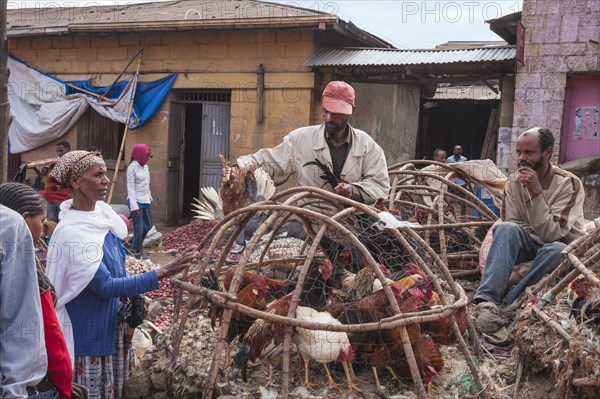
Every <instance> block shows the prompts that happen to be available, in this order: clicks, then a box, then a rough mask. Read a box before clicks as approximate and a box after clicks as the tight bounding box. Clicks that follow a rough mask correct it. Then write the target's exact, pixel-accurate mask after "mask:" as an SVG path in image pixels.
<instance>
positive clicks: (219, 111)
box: [200, 101, 231, 190]
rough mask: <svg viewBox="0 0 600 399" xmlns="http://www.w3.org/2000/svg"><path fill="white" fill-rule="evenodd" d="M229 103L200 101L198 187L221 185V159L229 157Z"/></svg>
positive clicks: (216, 186)
mask: <svg viewBox="0 0 600 399" xmlns="http://www.w3.org/2000/svg"><path fill="white" fill-rule="evenodd" d="M230 111H231V104H230V103H222V102H204V101H203V102H202V145H201V147H202V148H201V152H200V154H201V156H200V187H214V188H215V189H217V190H218V189H219V188H220V187H221V168H222V165H221V160H220V159H219V155H223V156H224V157H225V159H228V158H229V116H230Z"/></svg>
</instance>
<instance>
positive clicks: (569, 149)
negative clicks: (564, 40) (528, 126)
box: [559, 76, 600, 163]
mask: <svg viewBox="0 0 600 399" xmlns="http://www.w3.org/2000/svg"><path fill="white" fill-rule="evenodd" d="M598 154H600V76H571V77H569V78H568V79H567V90H566V95H565V110H564V117H563V128H562V137H561V151H560V159H559V161H560V162H561V163H563V162H567V161H572V160H575V159H581V158H585V157H589V156H592V155H598Z"/></svg>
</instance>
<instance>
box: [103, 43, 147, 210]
mask: <svg viewBox="0 0 600 399" xmlns="http://www.w3.org/2000/svg"><path fill="white" fill-rule="evenodd" d="M142 55H143V52H142V53H140V58H138V64H137V69H136V71H135V75H134V76H135V86H133V93H132V94H131V103H130V104H129V112H128V113H127V121H125V132H123V140H121V148H120V149H119V156H118V157H117V164H116V165H115V173H113V178H112V184H111V185H110V192H109V193H108V200H107V201H106V202H107V203H108V204H110V203H111V201H112V196H113V193H114V191H115V182H116V181H117V176H118V175H119V165H120V164H121V157H122V156H123V151H124V150H125V142H126V141H127V132H128V131H129V120H130V119H131V112H132V111H133V102H134V100H135V92H136V91H137V84H138V78H139V75H140V66H141V65H142Z"/></svg>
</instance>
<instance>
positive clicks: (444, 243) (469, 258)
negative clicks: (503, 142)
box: [382, 160, 506, 277]
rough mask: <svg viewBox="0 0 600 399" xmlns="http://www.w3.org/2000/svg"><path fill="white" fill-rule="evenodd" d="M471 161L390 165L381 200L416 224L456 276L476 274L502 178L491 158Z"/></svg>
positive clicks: (499, 192) (498, 199) (424, 237)
mask: <svg viewBox="0 0 600 399" xmlns="http://www.w3.org/2000/svg"><path fill="white" fill-rule="evenodd" d="M469 163H470V165H465V164H467V162H465V163H463V164H451V165H447V164H443V163H439V162H433V161H418V160H417V161H409V162H404V163H400V164H397V165H394V166H392V167H390V169H389V174H390V178H391V180H392V187H391V190H390V195H389V198H388V201H387V203H385V204H382V208H384V209H387V210H389V211H390V212H394V213H395V214H397V215H398V216H400V217H401V218H402V219H404V220H409V221H412V222H414V223H415V224H416V225H415V226H413V230H414V231H417V232H419V235H421V237H422V238H423V239H424V240H425V242H426V243H427V244H428V245H430V246H431V248H432V249H433V250H434V251H435V252H436V253H438V254H439V255H440V257H441V259H442V261H443V262H444V263H445V264H447V265H448V268H449V269H450V270H451V273H452V274H453V276H454V277H469V276H475V277H478V273H479V270H478V269H477V265H478V259H479V250H480V248H481V245H482V241H483V240H484V238H485V236H486V233H487V231H488V230H489V228H490V227H491V226H492V225H493V223H494V222H495V221H496V220H497V219H498V215H497V212H498V211H497V207H496V206H495V204H500V202H501V200H500V198H499V197H500V194H501V190H500V189H499V187H501V186H503V184H504V182H505V180H506V179H505V178H504V175H503V174H502V172H500V171H499V170H498V169H497V168H496V167H495V165H493V163H492V164H489V162H487V161H470V162H469ZM457 166H459V167H461V168H462V169H457V168H456V167H457ZM456 179H459V181H458V183H460V184H458V183H457V181H456ZM480 197H481V198H480ZM482 198H483V199H482ZM492 209H493V210H492ZM495 211H496V213H495Z"/></svg>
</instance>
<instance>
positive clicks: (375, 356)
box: [321, 279, 427, 389]
mask: <svg viewBox="0 0 600 399" xmlns="http://www.w3.org/2000/svg"><path fill="white" fill-rule="evenodd" d="M415 281H418V279H415ZM405 286H409V284H406V285H405ZM390 287H391V288H392V290H393V292H394V296H395V299H396V301H397V302H398V306H399V308H400V311H402V312H403V313H409V312H416V311H417V310H418V308H419V307H420V306H423V305H424V303H426V301H427V299H426V297H425V295H424V293H423V292H422V291H420V290H418V289H416V288H409V289H407V290H402V288H400V285H397V284H391V285H390ZM321 310H324V311H327V312H329V313H330V314H331V315H332V316H333V317H335V318H337V319H338V320H339V321H341V322H342V323H343V324H362V323H372V322H378V321H380V320H381V319H384V318H387V317H391V316H393V315H394V311H393V308H392V305H391V304H390V303H389V301H388V299H387V296H386V295H385V292H384V291H383V290H379V291H376V292H374V293H372V294H370V295H367V296H365V297H364V298H363V299H361V300H358V301H355V302H350V303H337V304H332V305H329V306H326V307H324V308H322V309H321ZM406 330H407V333H408V337H409V340H410V342H414V341H416V340H417V339H418V338H419V337H420V335H421V327H420V325H418V324H413V325H410V326H407V327H406ZM400 332H401V331H400V329H399V328H397V329H387V330H381V331H370V332H365V333H356V334H353V335H352V337H351V339H350V343H351V345H352V348H353V349H354V352H355V354H356V359H357V361H359V362H362V363H364V364H366V365H367V366H369V367H371V370H372V371H373V375H374V377H375V383H376V385H377V389H380V388H381V385H380V383H379V377H378V375H377V367H378V366H384V367H386V368H387V369H388V370H390V372H392V373H393V370H392V368H391V367H392V366H393V363H394V361H396V360H397V359H398V358H399V357H400V356H401V355H402V354H403V353H404V349H403V347H402V341H401V339H400Z"/></svg>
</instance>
